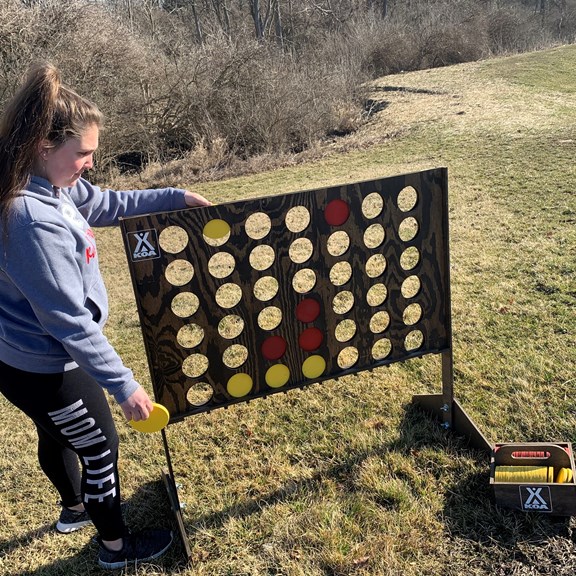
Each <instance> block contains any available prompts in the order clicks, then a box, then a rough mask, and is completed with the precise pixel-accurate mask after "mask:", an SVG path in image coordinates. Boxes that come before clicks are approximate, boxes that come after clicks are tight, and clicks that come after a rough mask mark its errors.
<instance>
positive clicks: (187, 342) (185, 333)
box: [176, 324, 204, 348]
mask: <svg viewBox="0 0 576 576" xmlns="http://www.w3.org/2000/svg"><path fill="white" fill-rule="evenodd" d="M202 340H204V329H203V328H202V327H201V326H198V324H186V325H185V326H182V328H180V330H178V334H176V341H177V342H178V344H180V346H182V348H194V347H195V346H198V345H199V344H200V343H201V342H202Z"/></svg>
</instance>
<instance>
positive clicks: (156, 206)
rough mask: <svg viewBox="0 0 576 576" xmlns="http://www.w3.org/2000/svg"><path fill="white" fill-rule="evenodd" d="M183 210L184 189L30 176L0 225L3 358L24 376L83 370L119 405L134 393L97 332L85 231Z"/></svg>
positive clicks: (102, 307) (100, 315) (89, 237)
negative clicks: (125, 187)
mask: <svg viewBox="0 0 576 576" xmlns="http://www.w3.org/2000/svg"><path fill="white" fill-rule="evenodd" d="M185 207H186V203H185V200H184V190H180V189H177V188H164V189H158V190H132V191H124V192H115V191H112V190H101V189H100V188H98V187H97V186H93V185H92V184H90V183H89V182H87V181H86V180H83V179H80V180H79V181H78V183H77V184H76V185H75V186H74V187H72V188H64V189H58V188H53V187H52V185H51V184H50V183H49V182H48V181H47V180H44V179H42V178H38V177H35V176H34V177H32V178H31V180H30V183H29V185H28V186H27V189H26V190H24V191H23V192H22V194H21V195H20V196H18V197H17V198H16V200H15V202H14V204H13V205H12V209H11V212H10V216H9V220H8V234H7V238H6V235H5V234H4V229H3V226H4V223H3V222H2V221H1V219H0V360H1V361H2V362H4V363H5V364H9V365H10V366H13V367H15V368H18V369H21V370H26V371H28V372H40V373H56V372H64V371H66V370H70V369H73V368H75V367H77V366H80V367H82V368H83V369H84V370H86V371H87V372H88V373H89V374H91V375H92V376H93V377H94V378H95V379H96V380H97V381H98V382H99V383H100V384H101V385H102V386H103V387H104V388H105V389H107V390H108V392H109V393H110V394H112V395H113V396H114V397H115V399H116V400H117V401H118V402H123V401H124V400H126V399H127V398H128V397H129V396H131V395H132V394H133V393H134V392H135V391H136V389H137V387H138V384H137V382H136V381H135V380H134V377H133V374H132V372H131V371H130V370H129V369H128V368H126V367H125V366H124V365H123V363H122V360H121V359H120V357H119V356H118V354H117V353H116V352H115V350H114V348H112V346H111V345H110V343H109V342H108V340H107V339H106V337H105V336H104V334H103V333H102V327H103V326H104V323H105V322H106V320H107V317H108V299H107V295H106V289H105V287H104V283H103V281H102V277H101V275H100V270H99V267H98V253H97V250H96V243H95V239H94V233H93V232H92V230H91V228H90V226H94V227H98V226H111V225H115V224H117V223H118V218H119V217H128V216H134V215H137V214H144V213H149V212H159V211H168V210H177V209H182V208H185Z"/></svg>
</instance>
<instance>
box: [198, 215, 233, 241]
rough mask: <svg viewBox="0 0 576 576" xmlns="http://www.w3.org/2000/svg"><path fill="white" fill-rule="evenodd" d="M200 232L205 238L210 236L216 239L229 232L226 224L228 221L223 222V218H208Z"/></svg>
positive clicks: (228, 226)
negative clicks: (208, 220)
mask: <svg viewBox="0 0 576 576" xmlns="http://www.w3.org/2000/svg"><path fill="white" fill-rule="evenodd" d="M202 233H203V234H204V236H206V237H207V238H211V239H212V240H218V239H220V238H224V236H226V235H228V234H230V225H229V224H228V222H225V221H224V220H219V219H217V218H215V219H214V220H210V222H207V223H206V225H205V226H204V230H203V231H202Z"/></svg>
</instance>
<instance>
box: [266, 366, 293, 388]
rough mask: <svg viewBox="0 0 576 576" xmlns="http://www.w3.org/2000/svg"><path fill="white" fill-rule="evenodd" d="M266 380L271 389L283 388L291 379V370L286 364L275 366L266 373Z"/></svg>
mask: <svg viewBox="0 0 576 576" xmlns="http://www.w3.org/2000/svg"><path fill="white" fill-rule="evenodd" d="M265 379H266V384H268V386H270V388H281V387H282V386H284V384H286V382H288V380H289V379H290V370H289V368H288V366H285V365H284V364H274V366H270V368H268V370H267V371H266V376H265Z"/></svg>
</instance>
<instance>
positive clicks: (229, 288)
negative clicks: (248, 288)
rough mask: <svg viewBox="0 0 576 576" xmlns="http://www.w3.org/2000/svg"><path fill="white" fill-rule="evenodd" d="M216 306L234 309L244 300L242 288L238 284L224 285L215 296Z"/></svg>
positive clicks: (229, 283)
mask: <svg viewBox="0 0 576 576" xmlns="http://www.w3.org/2000/svg"><path fill="white" fill-rule="evenodd" d="M214 299H215V300H216V304H218V306H220V307H221V308H226V309H228V308H233V307H234V306H236V305H237V304H238V303H239V302H240V300H242V288H240V286H238V284H234V283H232V282H228V283H226V284H222V286H220V287H219V288H218V290H216V294H215V295H214Z"/></svg>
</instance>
